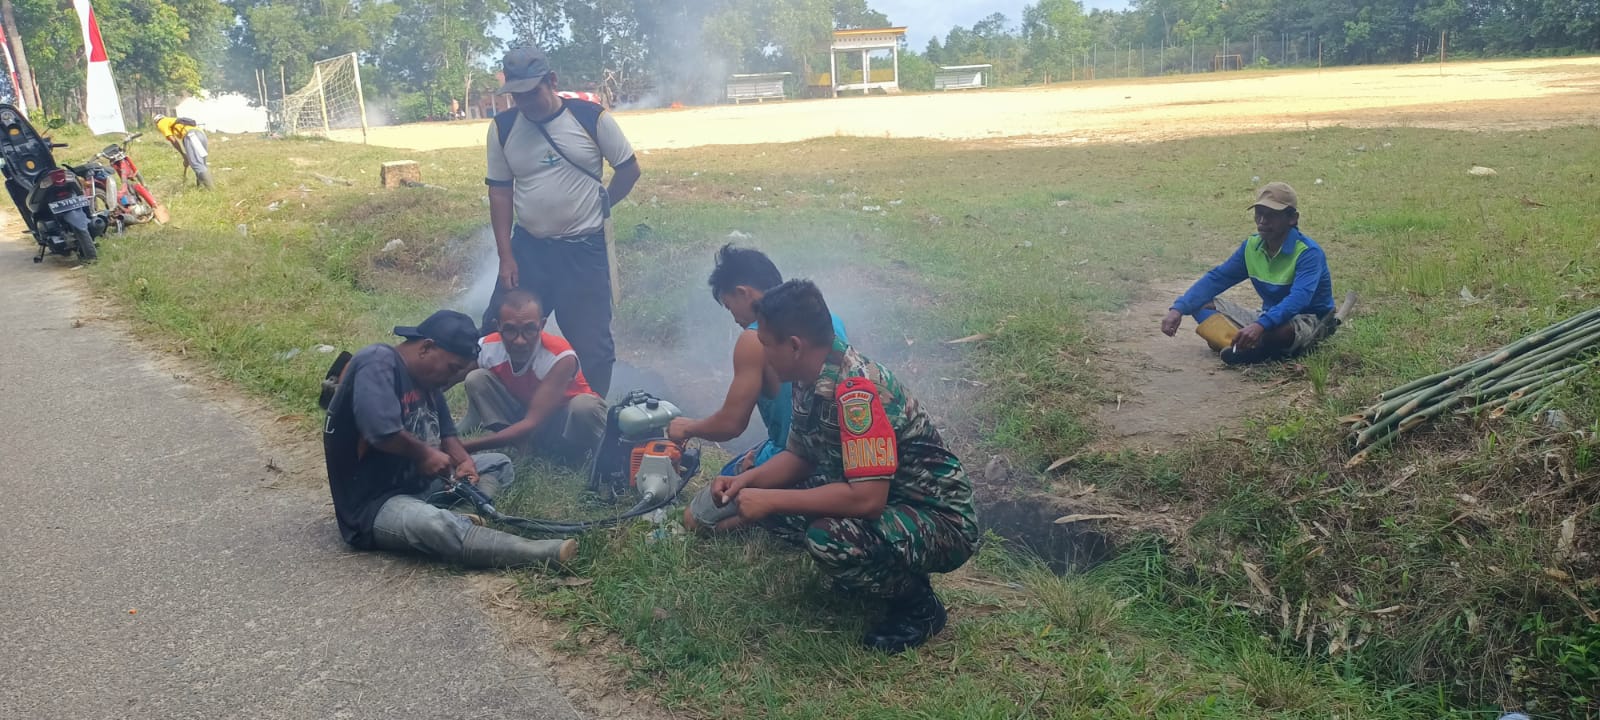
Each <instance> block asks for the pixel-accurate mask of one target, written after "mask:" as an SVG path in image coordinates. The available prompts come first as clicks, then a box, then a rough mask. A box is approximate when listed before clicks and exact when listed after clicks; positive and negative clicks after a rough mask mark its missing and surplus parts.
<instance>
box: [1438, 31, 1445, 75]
mask: <svg viewBox="0 0 1600 720" xmlns="http://www.w3.org/2000/svg"><path fill="white" fill-rule="evenodd" d="M1444 33H1445V31H1443V30H1440V31H1439V77H1444Z"/></svg>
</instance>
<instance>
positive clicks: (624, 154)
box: [487, 103, 633, 238]
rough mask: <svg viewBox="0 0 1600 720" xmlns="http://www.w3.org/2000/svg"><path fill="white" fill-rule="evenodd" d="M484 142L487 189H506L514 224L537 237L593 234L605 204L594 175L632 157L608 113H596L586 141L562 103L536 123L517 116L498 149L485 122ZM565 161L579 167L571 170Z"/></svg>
mask: <svg viewBox="0 0 1600 720" xmlns="http://www.w3.org/2000/svg"><path fill="white" fill-rule="evenodd" d="M506 112H520V111H518V110H515V109H512V110H507V111H506ZM540 125H543V126H544V129H545V132H548V133H550V138H551V139H553V140H555V142H556V144H557V145H559V146H560V147H561V151H560V152H557V151H556V150H555V149H554V148H552V147H550V143H549V142H548V141H546V140H545V137H544V133H541V132H539V126H540ZM487 142H488V147H489V172H488V175H487V180H488V183H489V185H490V186H498V187H505V186H507V185H509V186H510V187H511V188H512V205H513V207H514V208H515V213H516V222H517V224H518V225H521V226H522V228H523V229H524V230H527V231H528V233H529V234H530V235H533V236H534V237H537V238H574V237H580V236H583V235H592V234H594V233H596V232H599V231H600V230H601V229H602V226H603V225H604V223H605V206H604V204H603V202H602V200H601V190H602V189H603V188H601V186H600V183H599V181H597V180H595V176H603V175H604V172H603V171H604V169H605V168H604V163H607V162H609V163H611V166H612V167H616V166H618V165H622V164H625V163H627V162H628V161H630V160H632V159H633V146H632V145H630V144H628V138H626V137H624V136H623V134H622V128H620V127H618V126H617V121H616V120H615V119H614V118H612V117H611V113H608V112H603V113H600V117H599V120H598V121H597V123H596V126H595V137H593V138H590V137H589V133H588V132H587V131H585V130H584V129H583V125H582V124H581V123H579V122H578V119H577V118H576V117H573V115H572V112H571V111H570V110H568V109H567V106H566V104H565V103H563V104H562V106H561V110H560V111H559V112H557V113H556V114H555V115H554V116H552V117H550V118H548V119H545V120H544V121H542V122H540V121H536V120H533V119H530V118H529V117H528V116H526V115H523V116H522V117H519V118H517V119H516V123H515V124H514V125H512V127H511V134H510V135H509V136H507V137H506V142H505V146H504V147H502V146H501V145H500V134H499V131H498V130H497V128H496V126H495V123H489V137H488V140H487ZM563 155H564V156H565V157H563ZM567 158H570V159H571V162H572V163H579V164H581V165H582V166H583V167H582V168H577V167H573V166H572V164H571V163H569V162H568V161H567ZM586 170H587V172H586Z"/></svg>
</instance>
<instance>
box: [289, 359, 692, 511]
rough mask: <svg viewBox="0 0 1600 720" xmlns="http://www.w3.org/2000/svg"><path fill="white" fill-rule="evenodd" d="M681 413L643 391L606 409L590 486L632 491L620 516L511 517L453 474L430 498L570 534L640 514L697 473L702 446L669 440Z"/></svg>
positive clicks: (328, 394) (325, 385) (337, 370)
mask: <svg viewBox="0 0 1600 720" xmlns="http://www.w3.org/2000/svg"><path fill="white" fill-rule="evenodd" d="M349 362H350V354H349V353H340V354H339V357H338V358H336V359H335V360H334V363H333V367H331V368H329V369H328V375H327V377H325V378H324V379H323V381H322V396H321V398H320V404H321V405H322V408H323V410H327V409H328V406H329V405H330V404H331V403H332V400H333V394H334V392H335V391H337V390H338V386H339V381H340V380H341V379H343V375H344V370H345V367H346V366H347V365H348V364H349ZM682 414H683V412H682V411H680V410H679V409H678V407H677V406H676V405H673V404H672V403H670V402H667V401H665V400H662V399H660V398H658V397H655V396H654V395H651V394H649V393H647V392H644V391H643V390H635V391H633V392H630V393H628V394H627V395H625V396H623V397H622V398H621V399H620V400H618V401H617V402H616V404H614V405H612V406H611V409H610V410H609V411H608V412H607V413H606V426H605V432H604V433H603V434H602V435H601V436H600V445H599V447H596V448H595V450H594V453H593V454H592V456H591V458H590V464H589V484H588V490H589V492H590V493H592V494H594V495H595V496H597V497H598V498H600V499H601V500H603V501H607V502H614V501H616V500H618V499H620V498H623V497H626V496H628V495H629V494H630V493H632V494H636V495H637V496H638V498H639V499H638V501H637V502H635V503H634V505H633V506H632V507H631V508H629V509H628V510H627V511H626V512H624V513H622V514H620V515H614V516H611V517H606V518H600V519H598V520H545V519H540V518H521V517H513V516H510V515H505V514H503V513H501V512H500V511H499V510H497V509H496V508H495V506H494V502H493V501H491V500H490V499H489V497H488V496H487V495H484V494H483V492H482V491H480V490H479V489H478V488H477V486H475V485H473V484H472V483H469V482H456V481H455V478H454V477H451V478H449V479H448V480H447V481H446V487H445V489H444V490H443V491H441V492H438V493H435V494H434V495H432V496H430V497H429V498H428V501H429V502H430V503H433V504H435V505H442V506H449V505H455V504H457V503H460V502H463V501H464V502H466V503H467V504H469V505H471V506H472V507H474V508H476V510H477V513H478V515H479V516H480V517H482V518H483V519H484V520H486V521H489V522H494V523H498V524H501V525H506V526H509V527H514V528H518V529H520V530H525V531H527V532H530V533H539V534H544V535H572V534H577V533H581V532H586V531H589V530H593V529H596V528H602V527H609V526H612V525H616V524H618V523H621V522H624V521H626V520H631V519H633V518H637V517H643V516H645V515H648V514H650V513H652V512H655V511H656V510H660V509H661V508H664V507H666V506H667V505H670V504H672V501H673V500H675V499H677V497H678V495H679V494H681V493H682V492H683V488H684V487H685V486H687V485H688V484H689V481H690V480H691V479H693V478H694V476H695V475H696V474H697V473H699V472H700V449H699V448H686V447H685V446H683V445H682V444H680V443H676V442H673V441H671V440H669V439H667V425H668V424H669V423H671V422H672V421H673V419H674V418H677V417H679V416H681V415H682Z"/></svg>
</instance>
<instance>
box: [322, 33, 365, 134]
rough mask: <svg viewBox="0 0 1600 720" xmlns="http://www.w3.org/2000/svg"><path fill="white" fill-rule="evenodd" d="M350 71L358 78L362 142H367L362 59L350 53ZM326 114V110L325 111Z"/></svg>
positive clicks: (358, 106) (357, 90) (357, 88)
mask: <svg viewBox="0 0 1600 720" xmlns="http://www.w3.org/2000/svg"><path fill="white" fill-rule="evenodd" d="M350 72H352V73H354V74H355V78H356V107H357V108H359V109H360V110H361V144H362V145H365V144H367V98H366V96H365V95H364V94H363V93H362V92H361V60H360V58H357V57H356V54H355V53H350ZM323 112H324V114H326V112H327V111H326V110H324V111H323Z"/></svg>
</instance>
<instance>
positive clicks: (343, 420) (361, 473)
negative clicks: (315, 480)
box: [322, 344, 456, 548]
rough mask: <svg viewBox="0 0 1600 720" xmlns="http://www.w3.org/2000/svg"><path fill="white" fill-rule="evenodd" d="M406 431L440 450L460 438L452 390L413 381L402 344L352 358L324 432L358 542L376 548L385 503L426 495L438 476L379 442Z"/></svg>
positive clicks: (343, 518) (351, 534)
mask: <svg viewBox="0 0 1600 720" xmlns="http://www.w3.org/2000/svg"><path fill="white" fill-rule="evenodd" d="M402 430H404V431H406V432H409V433H411V434H412V435H414V436H416V438H417V439H418V440H421V441H422V442H423V443H425V444H427V445H429V446H432V447H435V448H437V447H439V446H440V443H441V442H442V441H443V440H444V438H447V437H454V436H455V435H456V425H455V421H453V420H452V419H451V418H450V408H449V407H448V406H447V405H445V400H444V395H443V394H442V393H440V392H439V391H438V390H431V391H423V390H418V389H417V388H416V387H415V386H413V385H412V383H411V375H410V373H408V372H406V364H405V361H404V360H402V359H401V358H400V353H399V351H397V350H395V349H394V347H392V346H389V345H382V344H379V345H368V346H367V347H365V348H362V350H361V351H360V352H358V353H356V354H355V356H354V357H352V358H350V364H349V365H348V366H347V367H346V368H345V371H344V376H343V378H341V379H340V381H339V390H338V392H336V393H334V395H333V400H332V401H331V402H330V403H329V404H328V418H327V421H326V424H325V425H324V426H323V434H322V452H323V457H324V459H325V460H326V461H327V464H328V489H329V491H330V492H331V493H332V494H333V511H334V515H335V516H337V517H338V520H339V532H340V534H341V535H343V536H344V539H345V542H347V543H350V544H351V545H354V546H356V547H360V548H366V547H371V543H372V522H373V520H375V519H376V518H377V516H378V510H379V509H380V508H382V507H383V504H384V503H385V502H388V500H389V498H392V497H394V496H396V495H411V494H417V493H421V492H423V491H424V490H426V489H427V486H428V483H429V482H430V481H431V480H432V478H424V477H422V476H421V473H419V472H418V471H417V466H416V463H414V462H412V461H411V459H410V458H405V457H401V456H399V455H392V454H390V453H386V452H384V451H383V450H381V449H379V448H378V447H377V446H378V444H379V443H383V442H385V441H387V440H388V439H389V438H391V437H394V435H395V434H396V433H399V432H400V431H402Z"/></svg>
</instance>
